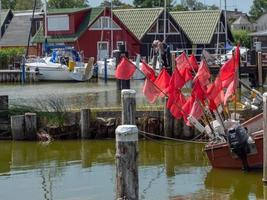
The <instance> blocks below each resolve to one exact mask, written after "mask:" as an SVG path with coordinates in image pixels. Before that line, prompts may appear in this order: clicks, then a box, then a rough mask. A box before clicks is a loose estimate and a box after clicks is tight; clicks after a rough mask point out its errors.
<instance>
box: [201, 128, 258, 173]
mask: <svg viewBox="0 0 267 200" xmlns="http://www.w3.org/2000/svg"><path fill="white" fill-rule="evenodd" d="M252 137H253V139H254V141H255V146H256V153H250V154H248V155H247V161H248V165H249V167H250V168H262V166H263V132H262V131H260V132H257V133H255V134H253V135H252ZM205 152H206V154H207V156H208V158H209V161H210V163H211V165H212V166H213V167H215V168H229V169H242V167H243V166H242V161H241V160H240V159H239V158H238V157H237V156H236V155H235V154H234V153H232V152H231V150H230V147H229V144H228V143H226V142H225V143H220V144H212V143H209V144H208V145H206V147H205Z"/></svg>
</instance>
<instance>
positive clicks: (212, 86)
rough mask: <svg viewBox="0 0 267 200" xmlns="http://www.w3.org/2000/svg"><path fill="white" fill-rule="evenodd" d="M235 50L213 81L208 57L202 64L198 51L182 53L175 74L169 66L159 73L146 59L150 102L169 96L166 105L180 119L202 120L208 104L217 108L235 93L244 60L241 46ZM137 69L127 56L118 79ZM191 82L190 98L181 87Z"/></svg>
mask: <svg viewBox="0 0 267 200" xmlns="http://www.w3.org/2000/svg"><path fill="white" fill-rule="evenodd" d="M235 52H236V53H235V54H234V56H232V58H231V59H230V60H228V61H227V62H226V63H225V64H224V65H223V66H222V67H221V69H220V72H219V74H218V76H217V77H216V79H215V80H214V81H213V82H211V81H210V79H211V74H210V71H209V68H208V65H207V63H206V61H205V59H203V60H202V61H201V62H200V64H199V65H198V63H197V59H196V57H195V56H194V54H192V55H191V56H190V57H189V58H188V57H187V56H186V54H185V53H182V54H181V55H179V56H178V57H177V58H176V67H175V69H174V71H173V73H172V75H171V76H170V75H169V73H168V72H167V71H166V69H165V68H163V69H162V70H161V72H160V73H159V75H158V76H156V73H155V71H154V69H153V68H152V67H151V66H149V65H148V64H147V63H145V62H144V61H143V62H142V66H141V71H142V72H143V73H144V75H145V76H146V79H145V84H144V86H143V93H144V95H145V96H146V98H147V100H148V101H149V102H150V103H154V102H155V101H156V100H157V99H158V98H160V97H164V96H167V97H168V101H167V105H166V106H167V108H168V109H169V110H170V112H171V113H172V115H173V116H174V117H175V118H176V119H181V118H182V117H183V119H184V121H185V122H186V124H187V125H189V126H190V122H188V120H187V119H188V116H192V117H194V118H195V119H197V120H199V119H200V118H201V117H202V115H203V108H204V107H206V106H208V107H209V109H210V110H212V111H214V110H216V109H217V108H218V106H219V105H220V104H224V105H225V104H226V103H227V100H228V98H229V97H230V96H232V95H233V94H234V93H235V90H236V83H237V73H236V72H237V68H238V65H239V59H240V53H239V47H237V49H236V51H235ZM135 70H136V67H135V65H134V64H133V63H132V62H130V61H129V60H128V59H127V58H123V59H122V60H121V62H120V64H119V65H118V66H117V70H116V73H115V76H116V78H118V79H123V80H129V79H130V78H131V76H132V75H133V74H134V72H135ZM193 75H194V76H193ZM188 81H192V85H193V86H192V92H191V95H190V96H189V97H185V96H184V95H183V94H182V92H181V89H182V88H183V87H184V85H185V84H186V83H187V82H188ZM224 91H225V92H224Z"/></svg>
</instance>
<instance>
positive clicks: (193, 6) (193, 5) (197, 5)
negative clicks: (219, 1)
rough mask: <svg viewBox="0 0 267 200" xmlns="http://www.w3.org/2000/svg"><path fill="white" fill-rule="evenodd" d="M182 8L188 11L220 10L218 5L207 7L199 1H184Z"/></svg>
mask: <svg viewBox="0 0 267 200" xmlns="http://www.w3.org/2000/svg"><path fill="white" fill-rule="evenodd" d="M181 5H182V7H184V8H185V9H186V10H216V9H219V8H218V7H217V6H216V5H214V4H213V5H211V6H207V5H205V4H203V3H202V2H200V1H198V0H182V1H181Z"/></svg>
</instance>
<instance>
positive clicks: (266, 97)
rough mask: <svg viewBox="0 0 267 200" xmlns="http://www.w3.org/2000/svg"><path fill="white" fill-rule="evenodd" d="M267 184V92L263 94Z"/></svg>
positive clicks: (264, 172) (266, 176)
mask: <svg viewBox="0 0 267 200" xmlns="http://www.w3.org/2000/svg"><path fill="white" fill-rule="evenodd" d="M262 181H263V182H264V184H267V92H266V93H264V94H263V178H262Z"/></svg>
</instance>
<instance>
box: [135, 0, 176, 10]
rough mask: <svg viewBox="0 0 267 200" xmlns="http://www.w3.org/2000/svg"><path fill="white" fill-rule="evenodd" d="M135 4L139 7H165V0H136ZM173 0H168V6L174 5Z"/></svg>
mask: <svg viewBox="0 0 267 200" xmlns="http://www.w3.org/2000/svg"><path fill="white" fill-rule="evenodd" d="M133 5H134V6H135V7H139V8H153V7H163V6H164V0H161V1H158V0H134V1H133ZM173 6H174V3H173V0H167V7H173Z"/></svg>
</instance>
